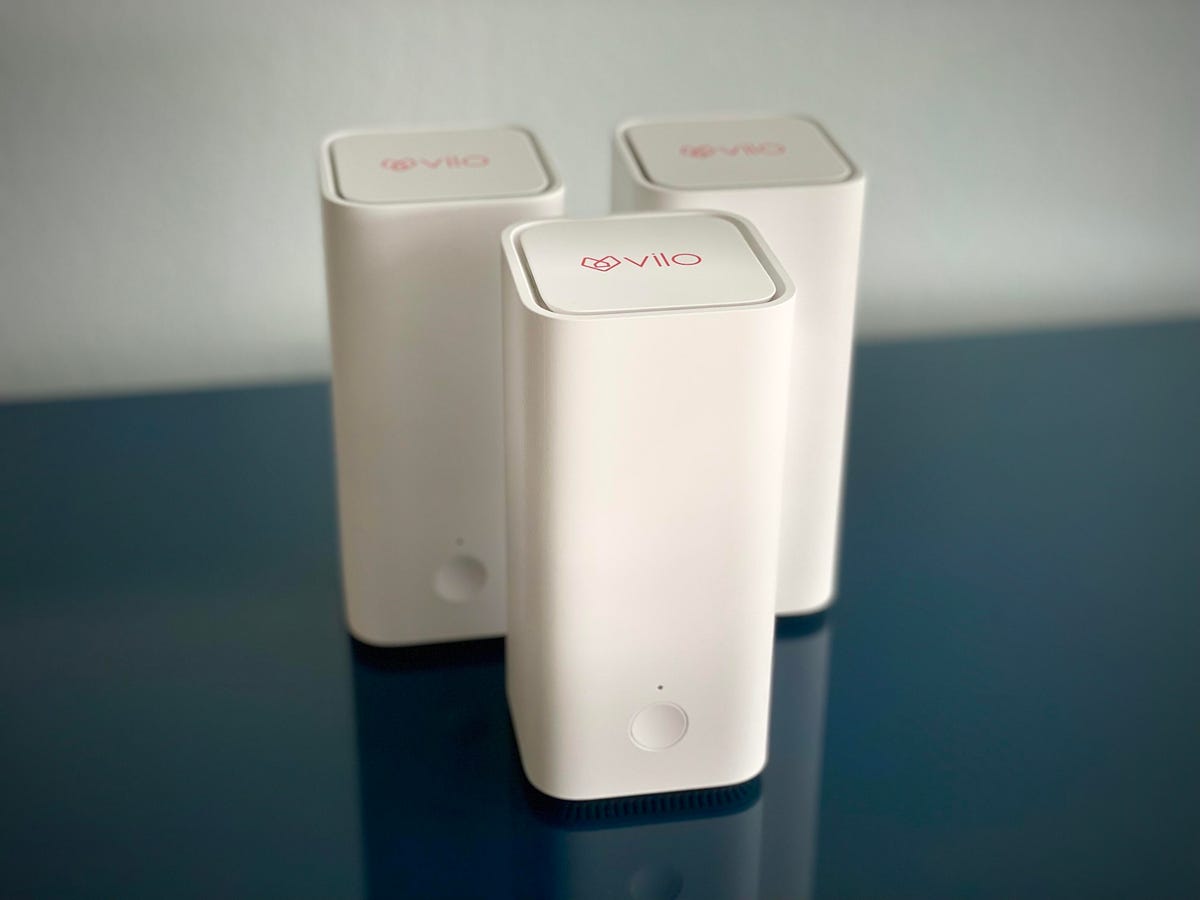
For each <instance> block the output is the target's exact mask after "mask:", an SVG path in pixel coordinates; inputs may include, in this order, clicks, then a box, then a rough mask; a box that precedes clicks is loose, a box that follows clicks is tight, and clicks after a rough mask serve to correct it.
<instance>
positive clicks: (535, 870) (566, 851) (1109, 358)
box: [0, 323, 1200, 898]
mask: <svg viewBox="0 0 1200 900" xmlns="http://www.w3.org/2000/svg"><path fill="white" fill-rule="evenodd" d="M328 405H329V397H328V390H327V386H326V385H324V384H312V385H300V386H292V387H279V388H261V389H248V390H232V391H221V392H209V393H195V394H182V395H162V396H149V397H137V398H127V399H104V400H81V401H70V402H60V403H47V404H24V405H10V406H5V407H0V642H2V643H0V709H2V711H3V713H2V714H3V728H2V729H0V802H2V804H3V807H2V808H3V815H0V830H2V832H0V896H4V897H41V896H44V897H72V896H88V897H164V896H170V897H324V898H328V897H360V896H373V897H389V896H402V897H422V898H424V897H497V898H503V897H541V896H549V897H584V898H586V897H621V896H628V897H636V898H669V897H688V898H691V897H718V898H725V897H731V898H742V897H747V898H749V897H768V898H786V897H893V896H900V897H922V898H928V897H1139V898H1141V897H1195V896H1200V475H1198V469H1200V324H1197V323H1193V324H1172V325H1157V326H1143V327H1129V328H1114V329H1103V330H1095V331H1081V332H1062V333H1046V334H1036V335H1020V336H1005V337H989V338H978V339H960V340H951V341H930V342H921V343H907V344H895V345H883V346H865V347H862V348H860V349H859V351H858V354H857V362H856V367H855V388H854V404H853V414H852V424H851V440H850V454H849V461H848V469H847V492H846V506H845V536H844V542H843V552H842V559H841V590H840V596H839V600H838V602H837V604H836V605H835V606H834V607H833V608H832V610H831V611H830V612H829V613H828V614H826V615H824V616H817V617H810V618H807V619H793V620H786V621H783V622H781V624H780V625H779V628H778V632H777V639H776V646H775V681H774V690H773V709H772V733H771V748H770V754H771V755H770V761H769V763H768V766H767V769H766V771H765V772H764V773H763V775H762V776H761V777H760V778H759V779H757V780H756V781H754V782H752V783H750V784H749V785H744V786H741V787H739V788H737V789H733V790H727V791H721V792H709V793H697V794H691V795H682V796H673V797H669V798H664V799H660V800H654V801H622V802H617V803H608V804H585V805H564V804H554V803H551V802H549V801H547V800H546V799H545V798H541V797H538V796H537V795H536V794H534V793H533V792H531V791H530V790H529V789H528V788H527V787H526V786H525V784H524V781H523V778H522V776H521V773H520V767H519V764H518V762H517V760H516V757H515V750H514V746H513V740H512V735H511V732H510V729H509V724H508V716H507V710H506V708H505V702H504V691H503V668H502V666H503V648H502V644H501V642H500V641H485V642H477V643H473V644H464V645H455V646H452V647H445V648H432V649H423V650H409V651H374V650H370V649H368V648H362V647H356V646H355V645H353V644H352V643H351V641H350V640H349V639H348V638H347V637H346V635H345V632H344V629H343V627H342V624H341V608H340V604H341V598H340V589H339V584H338V562H337V549H336V541H335V517H334V496H333V488H332V466H333V460H332V455H331V435H330V426H329V412H328Z"/></svg>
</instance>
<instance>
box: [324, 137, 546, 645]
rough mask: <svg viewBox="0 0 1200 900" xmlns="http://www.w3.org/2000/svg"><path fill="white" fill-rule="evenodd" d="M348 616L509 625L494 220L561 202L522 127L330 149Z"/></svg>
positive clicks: (361, 624) (434, 632)
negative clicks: (506, 595)
mask: <svg viewBox="0 0 1200 900" xmlns="http://www.w3.org/2000/svg"><path fill="white" fill-rule="evenodd" d="M321 194H322V212H323V219H324V226H325V265H326V275H327V281H328V288H329V322H330V331H331V339H332V347H333V404H334V421H335V431H336V440H337V470H338V510H339V519H340V526H341V546H342V569H343V577H344V581H345V596H346V617H347V621H348V624H349V628H350V631H351V633H352V634H354V636H355V637H357V638H358V639H360V640H362V641H365V642H367V643H370V644H377V645H400V644H418V643H426V642H432V641H451V640H461V639H466V638H476V637H488V636H495V635H500V634H503V633H504V617H505V611H504V606H505V581H506V579H505V551H504V462H503V451H504V447H503V416H502V412H501V404H502V393H501V387H500V384H501V338H500V268H499V260H498V258H497V251H496V247H497V242H498V241H499V237H500V232H501V231H502V230H503V229H504V228H506V227H507V226H509V225H511V224H512V223H514V222H518V221H521V220H523V219H531V218H543V217H546V216H555V215H560V214H561V213H562V205H563V188H562V184H561V183H560V181H559V179H558V177H557V176H556V175H555V173H554V170H553V169H552V168H551V166H550V163H549V162H548V160H547V158H546V155H545V153H544V152H543V151H542V150H541V149H540V148H539V146H538V144H537V142H536V141H535V140H534V138H533V136H532V135H530V134H529V133H528V132H527V131H524V130H522V129H520V128H511V127H501V128H489V129H476V130H468V131H359V132H342V133H339V134H335V135H333V136H331V137H329V138H328V139H327V140H326V141H325V142H324V144H323V146H322V148H321Z"/></svg>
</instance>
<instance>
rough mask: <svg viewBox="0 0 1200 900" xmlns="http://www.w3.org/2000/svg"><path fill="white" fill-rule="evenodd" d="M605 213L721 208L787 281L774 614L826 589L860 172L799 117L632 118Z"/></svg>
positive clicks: (620, 142) (831, 581) (803, 605)
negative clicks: (792, 314) (785, 420)
mask: <svg viewBox="0 0 1200 900" xmlns="http://www.w3.org/2000/svg"><path fill="white" fill-rule="evenodd" d="M612 200H613V209H614V210H625V211H630V210H672V209H724V210H729V211H731V212H734V213H737V214H739V215H743V216H745V217H746V218H748V219H750V220H751V221H752V222H754V224H755V225H756V226H757V227H758V228H759V230H760V231H761V232H762V234H763V236H764V237H765V239H766V240H767V242H768V243H769V244H770V245H771V248H772V249H773V250H774V251H775V253H776V254H777V255H778V256H779V259H780V261H781V262H782V263H783V266H784V268H785V269H786V270H787V272H788V274H789V275H790V276H791V277H792V278H793V280H794V281H795V283H796V291H797V294H798V296H799V298H800V301H801V302H800V305H799V306H798V307H797V312H796V320H795V332H794V334H793V349H792V374H791V380H792V390H791V400H790V413H789V420H790V424H789V431H790V434H789V439H788V450H787V471H786V475H785V484H786V487H785V491H784V508H783V524H782V538H781V545H780V579H779V594H778V600H777V607H778V611H779V612H780V613H785V614H787V613H806V612H814V611H816V610H819V609H822V608H823V607H825V606H827V605H828V604H829V602H830V601H831V599H832V597H833V594H834V590H835V575H836V569H837V547H838V531H839V525H840V522H839V519H840V507H841V485H842V461H843V455H844V447H845V432H846V412H847V406H848V399H849V388H850V363H851V347H852V343H853V332H854V308H855V294H856V289H857V278H858V251H859V241H860V233H861V229H862V203H863V176H862V173H861V172H859V171H858V170H857V169H856V168H855V166H854V165H853V163H851V162H850V160H849V159H848V158H847V157H846V156H845V154H844V153H843V152H842V151H841V150H840V149H839V148H838V146H837V145H836V144H835V143H834V142H833V140H832V139H831V138H830V137H829V135H828V134H826V132H825V131H824V130H823V129H822V128H821V127H820V126H819V125H817V124H816V123H815V122H813V121H812V120H810V119H805V118H801V117H798V116H756V117H736V118H735V117H718V118H705V119H679V120H657V121H650V120H639V121H634V122H628V123H626V124H624V125H622V126H621V127H620V128H618V130H617V134H616V142H615V147H614V153H613V196H612Z"/></svg>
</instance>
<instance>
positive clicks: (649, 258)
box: [579, 253, 704, 272]
mask: <svg viewBox="0 0 1200 900" xmlns="http://www.w3.org/2000/svg"><path fill="white" fill-rule="evenodd" d="M651 262H653V263H654V267H655V268H657V269H667V268H670V267H671V266H698V265H699V264H700V263H702V262H704V257H702V256H700V254H698V253H672V254H670V255H668V254H666V253H647V254H646V255H645V256H643V257H640V258H638V257H633V256H622V257H621V258H619V259H618V258H617V257H615V256H612V255H611V254H610V255H609V256H585V257H584V258H583V259H581V260H580V261H579V264H580V265H581V266H583V267H584V268H585V269H594V270H595V271H597V272H607V271H609V270H611V269H615V268H616V267H617V266H619V265H621V263H629V264H630V265H631V266H637V267H638V268H639V269H644V268H646V266H648V265H650V263H651Z"/></svg>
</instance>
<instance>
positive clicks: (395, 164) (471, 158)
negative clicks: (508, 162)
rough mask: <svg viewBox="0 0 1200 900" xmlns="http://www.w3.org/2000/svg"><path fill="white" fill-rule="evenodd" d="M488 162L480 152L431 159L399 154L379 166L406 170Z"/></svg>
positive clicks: (474, 166) (469, 166)
mask: <svg viewBox="0 0 1200 900" xmlns="http://www.w3.org/2000/svg"><path fill="white" fill-rule="evenodd" d="M490 163H491V159H490V158H488V157H486V156H484V155H483V154H482V153H468V154H466V155H465V156H458V155H456V154H451V155H450V156H435V157H433V158H432V159H426V158H425V157H423V156H400V157H388V158H386V159H381V160H380V161H379V165H380V167H381V168H384V169H387V170H388V171H390V172H407V171H409V170H410V169H482V168H483V167H484V166H486V165H489V164H490Z"/></svg>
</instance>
